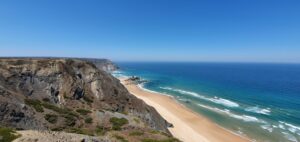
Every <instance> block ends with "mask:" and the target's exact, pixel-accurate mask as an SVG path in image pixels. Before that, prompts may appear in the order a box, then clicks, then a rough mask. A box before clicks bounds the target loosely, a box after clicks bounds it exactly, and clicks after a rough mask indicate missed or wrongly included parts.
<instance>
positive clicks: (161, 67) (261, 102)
mask: <svg viewBox="0 0 300 142" xmlns="http://www.w3.org/2000/svg"><path fill="white" fill-rule="evenodd" d="M118 65H119V66H120V67H121V70H119V71H116V72H114V73H113V74H114V75H115V76H133V75H135V76H139V77H141V78H142V79H144V80H147V82H146V83H144V84H141V87H143V88H144V89H148V90H152V91H156V92H160V93H164V94H167V95H171V96H173V97H174V98H175V99H176V100H178V101H179V102H180V103H182V104H184V105H186V106H187V107H189V108H191V109H193V110H194V111H195V112H198V113H200V114H202V115H205V116H207V117H208V118H210V119H211V120H213V121H214V122H216V123H217V124H219V125H220V126H222V127H224V128H226V129H229V130H231V131H233V132H235V133H238V134H240V135H245V136H247V137H249V138H251V139H253V140H255V141H270V142H285V141H294V142H297V141H300V65H299V64H250V63H249V64H240V63H149V62H148V63H118Z"/></svg>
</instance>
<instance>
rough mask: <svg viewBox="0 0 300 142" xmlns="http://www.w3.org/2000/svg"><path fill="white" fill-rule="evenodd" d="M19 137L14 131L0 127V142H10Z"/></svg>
mask: <svg viewBox="0 0 300 142" xmlns="http://www.w3.org/2000/svg"><path fill="white" fill-rule="evenodd" d="M20 136H21V135H19V134H17V133H16V132H15V131H14V130H12V129H10V128H3V127H0V142H12V141H13V140H15V139H17V138H19V137H20Z"/></svg>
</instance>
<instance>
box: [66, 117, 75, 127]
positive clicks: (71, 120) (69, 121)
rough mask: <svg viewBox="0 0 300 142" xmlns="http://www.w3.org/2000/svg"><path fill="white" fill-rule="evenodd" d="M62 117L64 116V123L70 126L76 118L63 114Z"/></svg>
mask: <svg viewBox="0 0 300 142" xmlns="http://www.w3.org/2000/svg"><path fill="white" fill-rule="evenodd" d="M63 117H64V118H65V125H67V126H70V127H72V126H74V125H75V124H76V119H75V118H74V116H72V115H64V116H63Z"/></svg>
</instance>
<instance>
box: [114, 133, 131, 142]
mask: <svg viewBox="0 0 300 142" xmlns="http://www.w3.org/2000/svg"><path fill="white" fill-rule="evenodd" d="M114 137H115V138H116V139H117V140H119V141H121V142H128V140H126V139H125V138H124V137H122V136H119V135H114Z"/></svg>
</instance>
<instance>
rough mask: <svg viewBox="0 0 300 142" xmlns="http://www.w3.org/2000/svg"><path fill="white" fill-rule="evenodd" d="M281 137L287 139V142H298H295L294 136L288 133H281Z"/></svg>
mask: <svg viewBox="0 0 300 142" xmlns="http://www.w3.org/2000/svg"><path fill="white" fill-rule="evenodd" d="M281 133H282V134H283V135H284V137H285V138H286V139H288V140H289V141H292V142H298V141H297V138H296V137H295V136H293V135H292V134H290V133H287V132H281Z"/></svg>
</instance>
